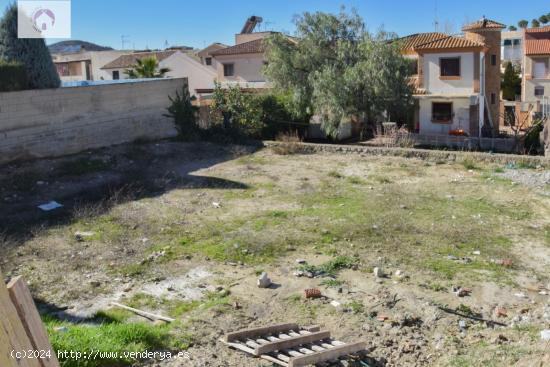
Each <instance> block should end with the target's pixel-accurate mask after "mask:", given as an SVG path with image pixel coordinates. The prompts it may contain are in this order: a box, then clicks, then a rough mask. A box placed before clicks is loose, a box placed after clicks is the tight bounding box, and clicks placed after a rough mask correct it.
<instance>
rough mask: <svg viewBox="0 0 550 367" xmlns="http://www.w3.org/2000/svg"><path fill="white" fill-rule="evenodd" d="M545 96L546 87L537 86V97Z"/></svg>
mask: <svg viewBox="0 0 550 367" xmlns="http://www.w3.org/2000/svg"><path fill="white" fill-rule="evenodd" d="M543 96H544V87H541V86H538V87H535V97H543Z"/></svg>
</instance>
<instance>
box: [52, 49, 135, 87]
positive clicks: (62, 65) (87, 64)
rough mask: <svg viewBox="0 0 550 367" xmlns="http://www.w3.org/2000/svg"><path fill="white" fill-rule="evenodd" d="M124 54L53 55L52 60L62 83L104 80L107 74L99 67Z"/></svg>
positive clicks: (107, 52) (78, 53) (99, 52)
mask: <svg viewBox="0 0 550 367" xmlns="http://www.w3.org/2000/svg"><path fill="white" fill-rule="evenodd" d="M125 53H126V52H125V51H115V50H109V51H83V52H75V53H68V54H65V53H54V54H52V60H53V62H54V64H55V66H56V68H57V73H58V74H59V78H60V79H61V81H62V82H76V81H84V80H106V79H109V74H108V73H106V72H105V71H104V70H103V69H101V67H102V66H103V65H105V64H107V63H109V62H111V61H113V60H114V59H116V58H118V57H120V56H121V55H123V54H125Z"/></svg>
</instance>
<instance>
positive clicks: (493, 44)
mask: <svg viewBox="0 0 550 367" xmlns="http://www.w3.org/2000/svg"><path fill="white" fill-rule="evenodd" d="M464 35H465V37H466V38H467V39H471V40H473V41H477V42H482V43H484V44H485V45H486V46H487V47H488V48H489V50H488V51H487V52H486V53H485V95H486V96H487V103H488V104H487V106H488V107H489V111H490V112H491V119H492V121H493V127H494V129H495V133H498V123H499V109H500V103H499V100H500V47H501V34H500V29H499V30H482V29H480V30H474V31H467V32H465V33H464ZM491 55H496V64H495V65H493V64H492V63H491ZM491 93H494V94H495V96H496V101H495V104H491Z"/></svg>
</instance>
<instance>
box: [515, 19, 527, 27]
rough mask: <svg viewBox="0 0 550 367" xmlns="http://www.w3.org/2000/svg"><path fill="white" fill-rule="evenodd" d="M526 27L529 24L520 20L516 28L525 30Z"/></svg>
mask: <svg viewBox="0 0 550 367" xmlns="http://www.w3.org/2000/svg"><path fill="white" fill-rule="evenodd" d="M528 25H529V22H528V21H526V20H525V19H523V20H520V21H519V22H518V27H520V28H527V26H528Z"/></svg>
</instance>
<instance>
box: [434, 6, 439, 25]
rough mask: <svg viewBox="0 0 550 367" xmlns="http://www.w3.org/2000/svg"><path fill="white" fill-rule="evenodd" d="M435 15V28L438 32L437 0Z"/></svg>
mask: <svg viewBox="0 0 550 367" xmlns="http://www.w3.org/2000/svg"><path fill="white" fill-rule="evenodd" d="M434 13H435V17H434V28H435V31H436V32H438V31H439V19H438V18H437V0H435V11H434Z"/></svg>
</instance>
